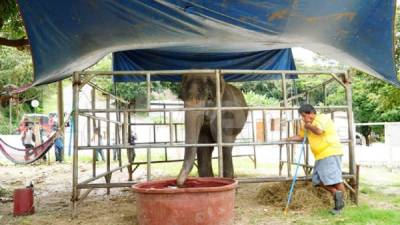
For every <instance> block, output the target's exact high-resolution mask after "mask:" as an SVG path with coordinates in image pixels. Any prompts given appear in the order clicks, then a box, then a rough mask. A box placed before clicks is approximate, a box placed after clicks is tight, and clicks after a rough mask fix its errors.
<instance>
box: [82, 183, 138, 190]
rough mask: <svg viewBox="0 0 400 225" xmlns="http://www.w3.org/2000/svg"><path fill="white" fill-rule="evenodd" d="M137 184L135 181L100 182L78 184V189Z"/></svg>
mask: <svg viewBox="0 0 400 225" xmlns="http://www.w3.org/2000/svg"><path fill="white" fill-rule="evenodd" d="M134 184H137V182H126V183H109V184H105V183H100V184H79V185H78V188H79V189H94V188H121V187H131V186H132V185H134Z"/></svg>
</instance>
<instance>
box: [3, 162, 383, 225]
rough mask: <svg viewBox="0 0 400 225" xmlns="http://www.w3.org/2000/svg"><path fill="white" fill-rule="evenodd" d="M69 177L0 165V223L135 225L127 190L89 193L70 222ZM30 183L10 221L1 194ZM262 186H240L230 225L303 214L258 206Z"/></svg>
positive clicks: (66, 171) (65, 167)
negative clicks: (31, 207)
mask: <svg viewBox="0 0 400 225" xmlns="http://www.w3.org/2000/svg"><path fill="white" fill-rule="evenodd" d="M90 166H91V165H90V164H84V163H82V164H81V167H80V170H81V171H84V170H88V169H89V168H90ZM71 174H72V173H71V165H70V164H51V165H47V164H39V165H28V166H0V185H1V187H2V188H3V189H5V190H8V191H9V193H7V194H5V195H4V194H3V198H2V199H3V201H5V202H3V203H0V224H10V225H11V224H12V225H17V224H18V225H24V224H26V225H28V224H34V225H36V224H40V225H42V224H43V225H46V224H60V225H64V224H85V225H92V224H110V225H111V224H112V225H118V224H121V225H122V224H137V223H136V205H135V195H134V193H132V191H131V190H130V189H129V188H119V189H112V190H111V195H109V196H107V195H106V192H105V190H102V189H98V190H96V191H93V192H92V193H91V194H90V195H89V196H88V197H87V198H86V199H85V200H84V201H82V202H81V203H80V205H79V206H78V209H79V211H78V217H77V218H75V219H73V220H72V219H71V212H72V210H71V202H70V198H71ZM138 174H142V175H140V176H143V174H145V173H144V172H140V171H139V173H138ZM123 176H126V174H123ZM373 179H379V177H378V176H376V177H375V178H373ZM30 180H32V181H33V182H34V188H35V189H34V190H35V209H36V213H35V214H34V215H30V216H22V217H13V216H12V211H13V203H12V202H7V201H6V200H7V195H8V197H11V195H12V194H11V192H12V190H14V189H15V188H21V187H24V186H25V184H26V183H27V182H29V181H30ZM271 185H272V184H271ZM264 186H265V184H240V186H239V188H238V189H237V191H236V199H235V225H248V224H294V223H296V221H295V219H293V218H295V216H296V215H299V214H304V213H305V211H307V210H309V209H297V210H292V211H290V214H289V216H288V217H284V216H282V214H283V213H282V209H283V206H284V202H282V206H280V205H279V204H278V205H277V204H274V205H264V204H261V203H260V201H259V199H257V194H258V193H259V190H260V189H261V188H263V187H264ZM4 196H5V197H4Z"/></svg>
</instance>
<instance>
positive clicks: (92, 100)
mask: <svg viewBox="0 0 400 225" xmlns="http://www.w3.org/2000/svg"><path fill="white" fill-rule="evenodd" d="M90 96H91V106H92V110H94V109H95V108H96V89H94V88H92V90H91V91H90ZM78 107H79V106H78ZM92 114H93V117H96V113H95V112H93V111H92ZM92 121H93V130H94V129H96V128H97V129H100V127H96V120H95V119H93V120H92ZM94 136H95V133H94V132H93V141H94V140H95V137H94ZM97 136H98V139H99V140H100V130H99V133H98V134H97ZM95 144H97V145H98V144H99V143H95ZM96 158H97V155H96V150H93V152H92V176H93V177H95V176H96Z"/></svg>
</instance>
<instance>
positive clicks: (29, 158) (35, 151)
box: [0, 132, 58, 164]
mask: <svg viewBox="0 0 400 225" xmlns="http://www.w3.org/2000/svg"><path fill="white" fill-rule="evenodd" d="M57 134H58V132H55V133H53V134H52V135H51V137H50V138H49V139H47V140H46V141H45V142H43V144H41V145H38V146H36V147H33V148H27V149H21V148H14V147H12V146H10V145H9V144H7V143H6V142H5V141H4V140H3V139H1V138H0V151H1V152H2V153H3V154H4V156H5V157H6V158H7V159H9V160H10V161H11V162H13V163H16V164H29V163H33V162H35V161H36V160H38V159H40V157H42V156H43V155H44V154H46V153H47V152H48V151H49V150H50V148H51V146H53V144H54V140H55V139H56V137H57Z"/></svg>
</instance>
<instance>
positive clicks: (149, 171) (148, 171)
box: [146, 73, 151, 181]
mask: <svg viewBox="0 0 400 225" xmlns="http://www.w3.org/2000/svg"><path fill="white" fill-rule="evenodd" d="M146 81H147V110H149V111H150V108H151V80H150V73H147V74H146ZM146 153H147V181H150V180H151V149H150V148H147V151H146Z"/></svg>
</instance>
